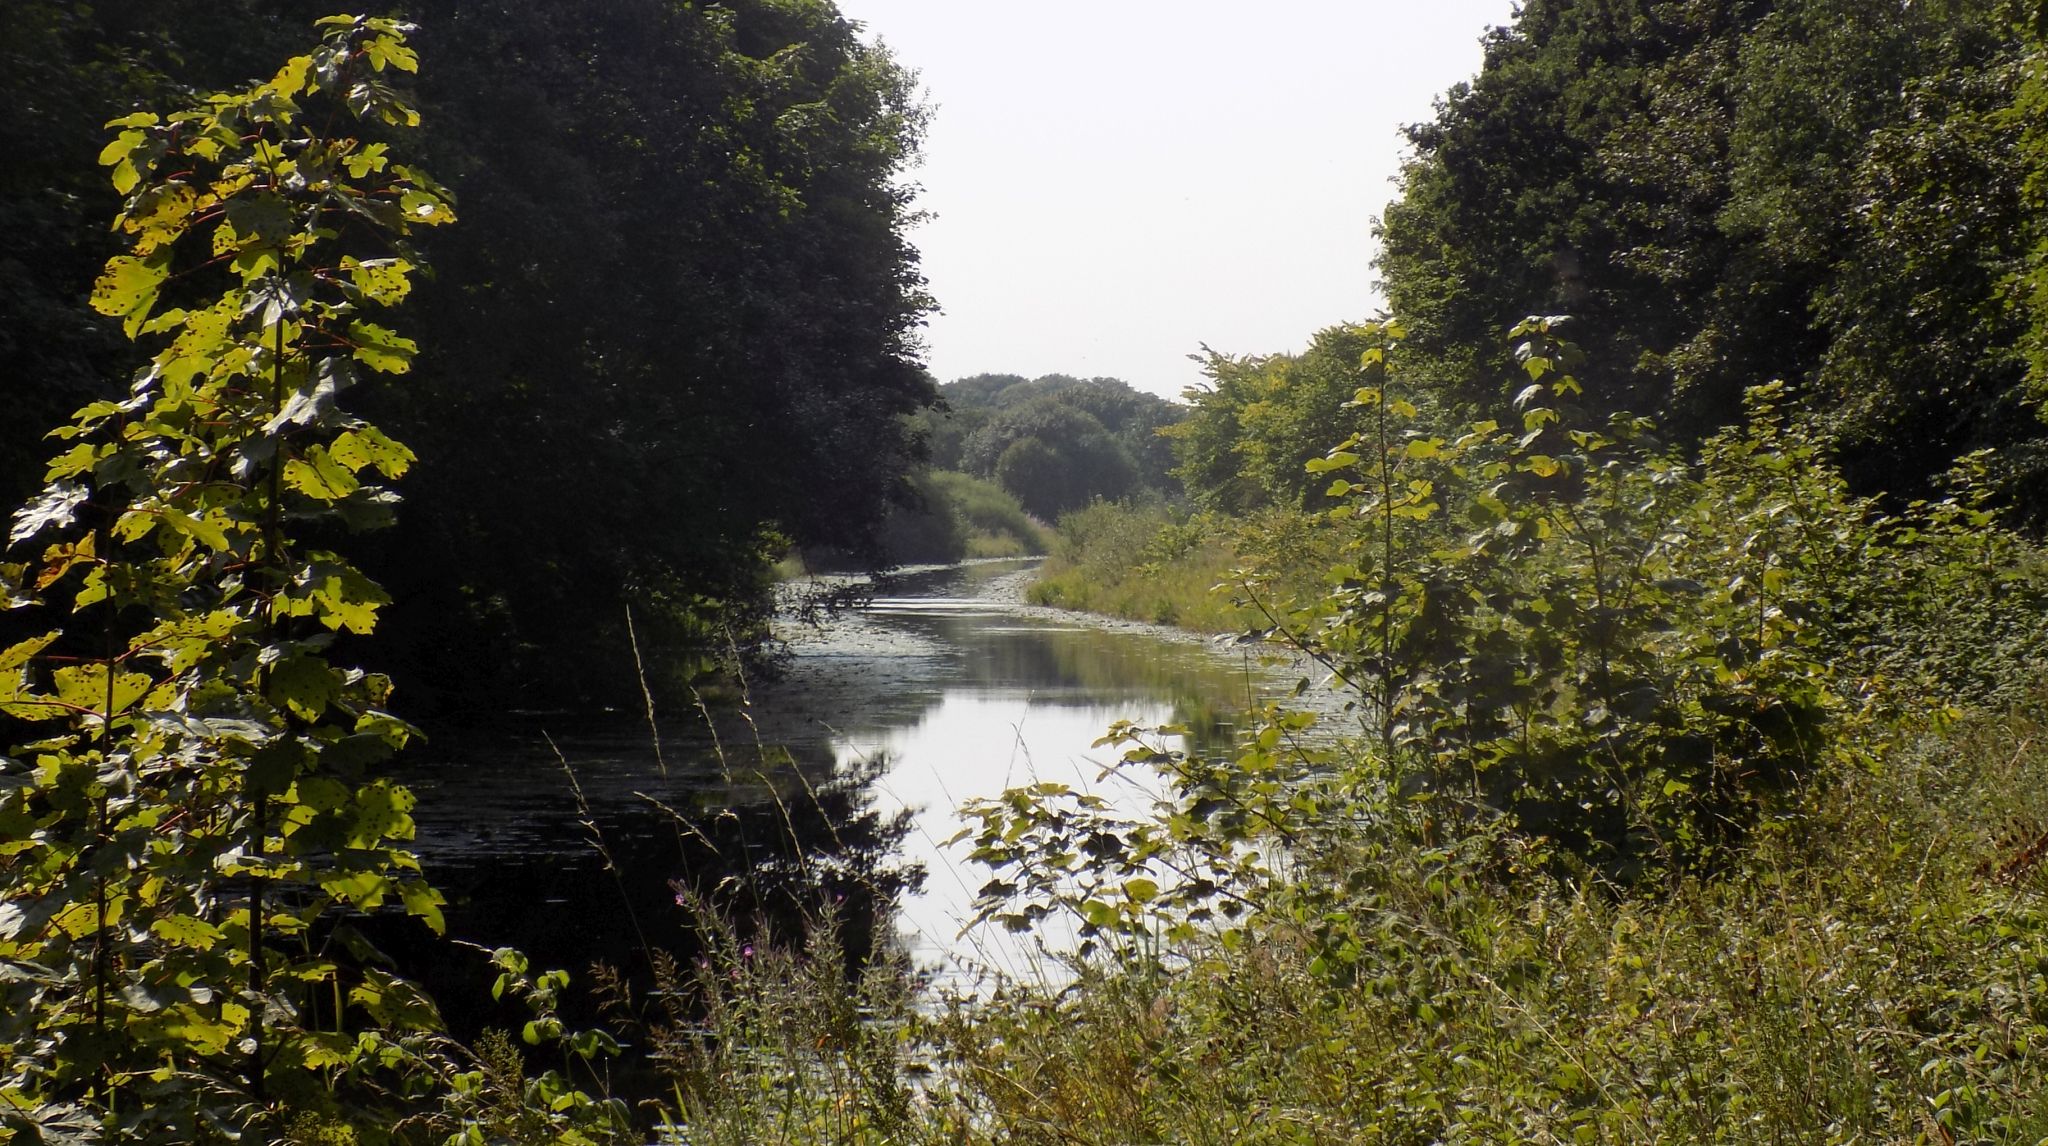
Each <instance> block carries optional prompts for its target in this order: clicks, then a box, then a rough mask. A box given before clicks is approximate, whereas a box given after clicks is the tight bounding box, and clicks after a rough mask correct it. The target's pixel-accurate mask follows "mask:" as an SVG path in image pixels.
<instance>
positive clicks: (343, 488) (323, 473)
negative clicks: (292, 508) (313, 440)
mask: <svg viewBox="0 0 2048 1146" xmlns="http://www.w3.org/2000/svg"><path fill="white" fill-rule="evenodd" d="M284 484H285V485H287V486H290V487H291V488H292V489H293V490H295V491H297V492H299V493H302V494H305V495H306V496H307V497H310V498H312V499H314V500H315V501H339V500H341V499H342V498H345V497H347V496H348V495H350V494H352V493H354V492H355V491H356V490H357V489H359V488H361V483H360V482H358V481H357V480H356V475H355V474H354V473H351V472H350V471H349V469H348V467H346V466H344V465H341V464H340V463H338V462H336V461H335V460H334V458H333V456H332V455H330V454H329V453H328V452H327V449H326V447H324V446H314V447H312V448H311V449H309V450H307V451H306V456H305V457H302V458H293V459H291V460H290V461H288V462H286V463H285V464H284Z"/></svg>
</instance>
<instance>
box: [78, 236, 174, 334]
mask: <svg viewBox="0 0 2048 1146" xmlns="http://www.w3.org/2000/svg"><path fill="white" fill-rule="evenodd" d="M169 273H170V258H169V252H167V251H159V252H157V253H156V254H153V255H150V256H149V257H147V258H137V257H135V256H134V255H115V256H114V257H113V258H111V259H108V260H107V266H106V269H105V270H104V271H101V272H100V277H99V278H98V279H97V280H95V281H94V282H93V284H92V308H93V309H94V310H96V311H98V312H99V313H101V314H105V315H111V316H113V317H115V318H119V319H122V320H123V326H124V329H126V330H127V332H128V336H129V337H130V338H133V337H135V332H136V330H137V328H139V327H140V326H141V325H142V323H143V320H145V319H147V318H148V317H149V312H150V310H151V308H153V307H154V306H156V295H157V290H158V289H159V288H161V287H162V286H163V282H164V279H165V277H166V276H167V275H169Z"/></svg>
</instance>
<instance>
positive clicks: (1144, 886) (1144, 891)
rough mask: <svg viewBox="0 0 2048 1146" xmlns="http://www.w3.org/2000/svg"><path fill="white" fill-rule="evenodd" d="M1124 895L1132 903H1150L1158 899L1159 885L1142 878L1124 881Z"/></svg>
mask: <svg viewBox="0 0 2048 1146" xmlns="http://www.w3.org/2000/svg"><path fill="white" fill-rule="evenodd" d="M1124 894H1125V895H1126V896H1128V897H1130V899H1131V901H1132V902H1134V903H1150V902H1152V901H1153V900H1154V899H1157V898H1158V897H1159V884H1158V883H1157V882H1156V881H1154V880H1149V879H1145V878H1142V877H1140V878H1138V879H1131V880H1125V881H1124Z"/></svg>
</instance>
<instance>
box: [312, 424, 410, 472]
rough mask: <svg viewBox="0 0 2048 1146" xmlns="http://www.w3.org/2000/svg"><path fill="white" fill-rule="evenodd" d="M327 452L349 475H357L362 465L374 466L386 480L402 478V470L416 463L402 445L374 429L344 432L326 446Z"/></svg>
mask: <svg viewBox="0 0 2048 1146" xmlns="http://www.w3.org/2000/svg"><path fill="white" fill-rule="evenodd" d="M327 453H328V456H329V457H332V458H333V459H334V460H335V461H336V462H339V463H340V464H342V465H344V466H347V467H348V468H349V471H350V472H351V473H360V472H362V470H363V467H365V466H375V467H376V468H377V471H378V472H379V473H382V474H383V475H384V476H385V477H388V478H400V477H404V476H405V471H406V470H407V469H408V468H410V467H411V465H412V463H413V462H414V461H415V460H417V458H416V455H414V453H413V452H412V451H411V450H409V449H407V448H406V447H405V445H404V444H403V443H401V442H396V441H393V440H392V439H391V438H389V437H386V436H385V434H384V431H382V430H379V429H377V428H376V427H375V426H359V427H357V428H356V429H353V430H347V431H344V432H343V433H342V434H341V436H340V437H337V438H335V439H334V442H333V444H332V445H330V446H328V447H327Z"/></svg>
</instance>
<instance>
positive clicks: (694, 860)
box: [412, 562, 1282, 999]
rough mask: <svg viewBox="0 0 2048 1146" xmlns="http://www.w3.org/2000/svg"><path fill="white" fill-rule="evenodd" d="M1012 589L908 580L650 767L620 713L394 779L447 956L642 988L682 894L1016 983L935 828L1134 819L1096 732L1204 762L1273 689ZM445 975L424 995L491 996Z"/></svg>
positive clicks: (502, 740)
mask: <svg viewBox="0 0 2048 1146" xmlns="http://www.w3.org/2000/svg"><path fill="white" fill-rule="evenodd" d="M1027 573H1028V566H1026V565H1021V564H1019V563H1015V562H1007V563H988V564H977V565H974V566H970V567H967V568H964V569H961V568H953V569H944V570H935V571H930V572H927V573H924V574H921V575H918V576H915V577H910V578H906V579H904V580H902V581H900V582H899V583H897V584H895V585H892V586H891V588H890V590H889V593H890V595H889V596H887V597H884V598H881V599H878V600H877V601H875V602H874V604H873V605H872V607H870V608H868V609H866V610H863V611H861V612H859V613H855V614H851V615H847V616H844V617H841V618H839V619H836V620H834V621H833V622H832V623H830V624H828V625H826V626H824V627H822V628H818V629H803V630H799V631H794V632H792V633H791V634H790V635H789V636H790V643H791V646H792V649H793V651H794V653H795V654H796V655H795V658H794V660H793V662H792V665H791V668H790V671H789V672H788V673H787V674H786V676H785V677H784V679H782V680H779V681H777V682H774V683H773V684H770V685H764V686H761V687H760V688H758V689H757V690H756V691H755V692H754V694H753V695H752V696H751V697H750V698H749V703H748V704H747V705H746V706H744V707H741V708H736V709H733V710H730V711H722V712H717V713H715V714H713V716H712V717H711V719H708V720H707V719H706V716H705V715H704V714H702V713H686V714H664V719H663V720H662V721H661V725H660V738H661V752H660V755H659V756H658V757H657V754H656V751H655V749H654V745H653V738H652V737H651V736H650V735H649V731H648V728H647V726H646V723H645V720H644V718H643V716H642V714H638V713H608V714H597V715H595V716H592V717H587V718H579V719H576V720H573V721H571V720H565V719H549V720H546V721H541V720H537V719H536V720H522V721H520V722H518V723H517V724H516V725H515V726H513V727H509V728H504V729H500V730H497V731H496V732H494V733H493V734H492V736H491V737H490V738H488V739H470V740H467V741H464V742H463V743H461V744H456V745H436V746H434V749H433V751H435V752H436V753H437V755H436V756H434V757H433V758H431V759H429V760H427V761H425V762H423V763H421V764H420V765H418V772H417V773H416V774H415V775H414V776H413V777H412V779H413V780H414V783H415V785H416V787H417V788H418V789H419V790H420V792H421V805H420V808H419V810H418V813H417V815H416V819H417V820H418V822H419V828H420V835H419V845H420V850H421V852H422V854H423V856H424V857H425V859H426V860H427V863H428V868H429V874H430V875H431V876H432V877H433V878H435V879H436V881H437V882H438V883H440V884H441V885H442V886H443V887H444V889H446V890H448V891H449V892H451V900H453V901H454V903H453V907H452V909H451V910H450V912H449V924H450V932H451V934H454V935H456V936H458V937H459V938H463V939H467V940H470V941H472V942H475V943H478V944H481V945H483V946H484V947H492V946H497V945H501V944H512V945H517V946H521V947H524V948H526V949H527V950H528V951H529V952H530V953H531V954H533V955H534V956H535V957H536V959H537V960H539V961H541V962H542V964H543V965H551V966H564V967H569V968H572V969H576V968H581V967H584V966H587V965H588V964H590V963H591V962H592V961H594V960H599V959H602V960H604V961H606V962H609V963H611V964H613V965H616V966H620V967H623V968H626V969H628V970H629V971H631V970H634V969H636V968H638V969H644V968H645V966H646V949H647V948H650V947H652V948H656V949H666V950H673V951H679V952H683V953H685V954H687V951H688V949H689V944H690V937H689V935H688V933H687V928H686V927H685V918H684V914H683V912H682V911H681V910H680V909H679V908H678V907H677V905H676V902H675V899H676V886H677V885H681V886H687V887H691V888H695V889H697V890H699V891H702V892H704V893H706V894H708V895H711V896H712V897H714V898H715V900H716V901H717V902H719V903H720V904H722V905H723V906H725V907H727V908H729V909H730V910H731V911H732V912H733V913H734V914H735V915H737V916H739V917H740V918H742V919H743V920H748V921H758V925H760V926H764V927H769V928H774V927H777V926H782V925H786V924H788V923H789V921H791V920H792V919H794V918H796V917H797V916H798V915H799V914H800V913H801V912H803V911H813V912H815V911H817V910H821V909H829V910H832V911H835V912H837V913H838V914H839V915H840V917H841V919H842V922H843V926H844V928H845V932H846V939H847V941H848V945H849V954H850V955H851V956H853V957H855V958H862V957H865V955H866V953H867V952H868V951H869V950H870V949H871V947H872V944H873V942H874V940H875V938H876V937H875V936H873V935H872V934H871V930H872V927H873V925H874V922H875V920H876V919H877V918H886V917H887V916H888V912H889V908H890V907H891V906H892V901H893V902H894V903H895V905H896V906H898V907H899V908H900V925H901V927H902V929H903V932H904V935H905V938H906V940H907V942H908V945H909V947H910V950H911V952H912V953H913V955H914V956H915V957H916V958H917V959H918V960H919V961H920V962H921V963H924V964H925V965H929V966H934V967H958V966H960V965H963V964H976V965H987V966H991V967H993V968H994V969H997V970H1003V971H1013V972H1014V971H1023V970H1026V969H1027V963H1028V961H1027V960H1025V959H1024V958H1023V957H1022V956H1021V955H1020V954H1019V953H1018V952H1017V951H1015V950H1014V949H1012V948H1010V947H1008V946H1005V944H1007V943H1008V937H1004V936H995V935H982V934H979V933H977V934H975V935H970V936H968V937H966V938H965V939H962V938H960V937H959V931H960V928H961V925H962V923H963V922H964V920H965V919H966V918H967V914H968V910H969V909H968V905H969V903H970V902H971V900H972V898H973V889H974V888H976V887H979V886H980V884H981V882H982V881H983V879H984V878H985V876H984V875H983V874H981V873H979V872H977V871H973V870H963V868H962V865H961V858H960V857H961V855H962V854H964V850H965V849H964V845H962V846H960V847H958V848H950V849H949V848H946V847H943V846H942V844H941V841H943V840H945V839H946V838H948V837H949V836H951V835H952V834H953V833H954V832H955V831H956V830H957V829H958V826H959V824H958V820H957V818H956V817H955V815H954V812H955V809H956V808H957V807H958V805H959V804H960V803H961V802H962V801H964V800H967V799H970V798H974V797H983V796H991V795H994V794H996V793H998V792H1000V791H1001V790H1002V789H1003V788H1005V787H1007V786H1011V785H1014V784H1017V783H1020V782H1028V781H1032V780H1037V779H1047V780H1059V781H1061V782H1064V783H1069V784H1073V785H1075V786H1076V787H1079V788H1086V789H1089V790H1094V791H1097V792H1098V793H1099V794H1101V795H1104V796H1105V797H1108V798H1111V799H1113V800H1114V801H1116V802H1117V803H1119V804H1122V805H1124V806H1126V807H1131V808H1137V807H1142V806H1143V805H1145V804H1146V803H1148V802H1149V799H1150V796H1149V794H1148V793H1147V792H1145V791H1142V790H1140V789H1138V788H1136V787H1134V786H1132V785H1131V784H1130V783H1128V782H1127V781H1124V780H1121V779H1119V778H1117V777H1111V778H1109V779H1107V780H1103V781H1098V777H1099V776H1100V774H1101V773H1102V771H1103V768H1102V765H1103V764H1104V763H1106V762H1107V761H1108V760H1110V759H1111V758H1113V752H1112V751H1111V750H1109V749H1106V748H1105V749H1095V748H1092V747H1091V745H1092V743H1093V742H1094V741H1095V740H1096V739H1097V738H1098V737H1100V736H1101V735H1102V733H1103V731H1104V729H1106V728H1107V727H1108V726H1109V725H1110V724H1111V723H1113V722H1115V721H1117V720H1133V721H1137V722H1139V723H1142V724H1160V723H1167V722H1174V723H1179V724H1183V725H1185V726H1186V727H1188V728H1189V729H1190V735H1191V736H1192V737H1193V738H1194V739H1195V740H1196V741H1197V742H1198V743H1200V744H1203V745H1205V746H1206V745H1207V744H1210V743H1213V742H1219V741H1221V740H1223V739H1226V738H1227V737H1228V735H1229V732H1230V724H1229V717H1228V715H1227V714H1234V713H1236V712H1238V711H1240V710H1241V709H1242V708H1243V707H1244V706H1245V705H1246V702H1247V701H1248V700H1255V699H1259V698H1260V697H1262V696H1264V695H1271V694H1273V693H1276V692H1277V691H1279V689H1280V688H1281V687H1282V682H1276V681H1274V680H1271V679H1269V678H1267V677H1265V676H1263V675H1261V674H1260V673H1259V671H1258V670H1257V669H1256V668H1255V667H1253V666H1252V665H1251V664H1250V663H1249V661H1248V660H1247V658H1246V657H1244V656H1242V655H1234V654H1228V653H1223V652H1220V651H1218V650H1216V649H1215V648H1213V647H1210V646H1207V645H1205V644H1203V643H1201V642H1195V641H1188V640H1168V639H1162V638H1161V637H1160V636H1159V635H1158V634H1156V633H1155V632H1151V631H1148V630H1144V629H1142V628H1138V627H1129V628H1122V629H1104V628H1100V627H1096V626H1092V625H1080V624H1074V623H1072V622H1070V621H1066V620H1063V619H1060V618H1059V617H1058V616H1057V615H1055V614H1050V613H1048V612H1046V611H1044V610H1037V609H1032V608H1029V607H1026V606H1022V605H1019V604H1018V603H1017V588H1018V586H1019V585H1020V583H1021V579H1022V578H1023V577H1024V576H1026V575H1027ZM550 736H551V737H552V744H551V742H550V740H549V737H550ZM557 745H558V746H559V754H558V753H557V750H556V748H555V747H554V746H557ZM572 772H573V780H574V782H573V784H572ZM579 793H580V796H579ZM599 842H601V843H602V845H603V851H602V852H600V850H599V849H598V847H597V846H596V845H597V844H598V843H599ZM920 874H922V876H923V879H922V890H921V891H916V892H915V893H914V894H906V893H911V892H913V889H916V888H917V887H918V886H919V883H920V880H919V876H920ZM480 958H481V956H479V959H480ZM467 973H468V971H467V969H462V968H447V967H435V968H431V969H429V971H428V973H427V977H428V978H429V979H430V980H431V979H434V978H436V977H439V976H440V975H443V974H445V975H446V976H447V977H448V978H450V979H451V980H455V981H454V982H451V984H450V986H460V987H464V988H466V989H469V990H473V989H474V984H475V983H477V982H479V981H488V980H487V979H482V978H481V977H477V976H472V977H470V978H469V979H468V980H467V983H466V984H465V983H462V982H460V981H459V976H460V975H461V974H467ZM438 985H439V984H434V983H430V986H438ZM442 997H443V998H444V999H445V998H447V997H448V996H447V994H446V991H445V990H444V991H443V992H442Z"/></svg>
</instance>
